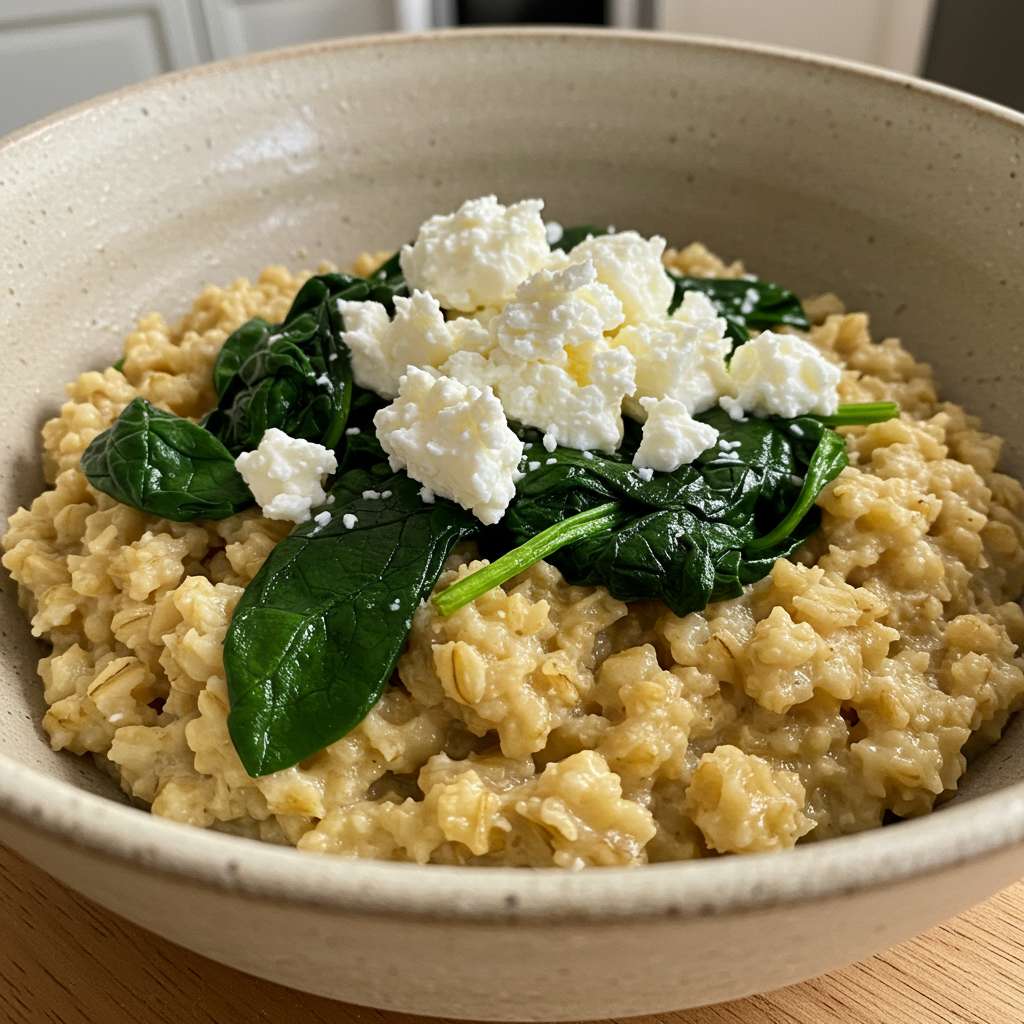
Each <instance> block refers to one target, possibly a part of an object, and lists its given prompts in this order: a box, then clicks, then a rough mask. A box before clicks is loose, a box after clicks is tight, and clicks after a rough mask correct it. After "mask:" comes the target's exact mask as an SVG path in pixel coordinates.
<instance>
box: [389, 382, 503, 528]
mask: <svg viewBox="0 0 1024 1024" xmlns="http://www.w3.org/2000/svg"><path fill="white" fill-rule="evenodd" d="M373 422H374V426H376V428H377V437H378V439H379V441H380V443H381V447H382V448H383V449H384V451H385V452H387V454H388V459H389V462H390V463H391V468H392V469H394V470H396V471H397V470H399V469H404V470H405V471H406V472H407V473H408V474H409V476H410V477H412V479H413V480H417V481H418V482H419V483H421V484H423V485H424V487H425V489H426V491H427V492H429V494H430V498H429V499H428V498H427V496H426V494H425V493H423V492H421V496H422V497H423V500H424V501H428V500H429V501H432V500H433V496H434V494H440V495H441V496H442V497H445V498H450V499H451V500H452V501H455V502H457V503H458V504H460V505H461V506H462V507H463V508H466V509H469V510H470V511H472V513H473V514H474V515H475V516H476V517H477V518H478V519H479V520H480V521H481V522H482V523H487V524H491V523H496V522H498V520H499V519H501V517H502V516H503V515H504V513H505V509H506V508H507V507H508V503H509V502H510V501H511V500H512V498H513V496H514V494H515V483H516V480H517V479H518V477H519V473H518V467H519V461H520V459H521V458H522V455H523V442H522V441H520V440H519V438H518V437H516V435H515V434H514V433H512V431H511V430H510V429H509V426H508V423H507V422H506V420H505V413H504V411H503V410H502V407H501V403H500V402H499V401H498V399H497V398H495V396H494V393H493V391H491V389H490V388H489V387H484V388H478V387H475V386H474V385H472V384H468V385H467V384H463V383H461V382H460V381H457V380H453V379H452V378H450V377H444V376H440V375H437V374H434V373H430V372H428V371H426V370H421V369H417V368H416V367H414V366H410V367H409V369H408V372H407V373H406V374H405V375H404V376H403V377H402V379H401V381H400V383H399V393H398V398H397V399H396V400H395V401H394V402H392V403H391V405H389V406H387V407H386V408H384V409H381V410H380V411H379V412H378V413H377V414H376V416H375V417H374V420H373Z"/></svg>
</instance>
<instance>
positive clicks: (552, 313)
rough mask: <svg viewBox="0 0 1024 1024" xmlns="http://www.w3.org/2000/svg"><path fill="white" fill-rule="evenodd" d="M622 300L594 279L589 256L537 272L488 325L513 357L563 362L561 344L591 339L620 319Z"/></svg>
mask: <svg viewBox="0 0 1024 1024" xmlns="http://www.w3.org/2000/svg"><path fill="white" fill-rule="evenodd" d="M622 316H623V314H622V303H621V302H619V300H618V298H616V296H615V293H614V292H613V291H612V290H611V289H610V288H609V287H608V286H607V285H603V284H598V283H597V271H596V270H595V269H594V264H593V263H592V262H591V261H590V260H585V261H584V262H583V263H577V264H574V265H573V266H570V267H566V269H565V270H556V271H552V270H541V271H539V272H538V273H536V274H534V275H533V276H532V277H530V278H529V279H527V280H526V281H524V282H523V283H522V284H521V285H520V286H519V288H518V289H517V290H516V294H515V298H514V299H513V300H512V301H511V302H510V303H509V304H508V305H507V306H506V307H505V308H504V309H503V310H502V311H501V312H500V313H499V314H498V315H497V316H496V317H494V319H493V320H492V321H491V323H490V328H491V332H492V334H493V335H494V339H495V341H496V342H497V344H498V345H499V346H500V347H501V349H502V350H503V351H505V352H507V353H508V354H509V355H510V356H514V357H515V358H517V359H524V360H529V359H543V360H545V361H547V362H552V363H557V364H558V365H559V366H564V365H565V364H566V361H567V358H568V357H567V354H566V348H567V347H568V346H570V345H584V344H586V343H587V342H590V341H596V340H598V339H600V338H601V337H602V335H603V334H604V333H605V332H606V331H611V330H613V329H614V328H616V327H618V326H619V324H621V323H622Z"/></svg>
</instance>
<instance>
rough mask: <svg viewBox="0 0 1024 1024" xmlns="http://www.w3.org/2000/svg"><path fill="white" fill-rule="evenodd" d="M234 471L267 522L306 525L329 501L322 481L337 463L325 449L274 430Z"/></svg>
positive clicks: (246, 453)
mask: <svg viewBox="0 0 1024 1024" xmlns="http://www.w3.org/2000/svg"><path fill="white" fill-rule="evenodd" d="M235 468H236V469H237V470H238V472H239V473H240V474H241V475H242V479H243V480H244V481H245V482H246V484H248V486H249V490H250V491H252V493H253V497H254V498H255V499H256V503H257V504H258V505H259V506H260V508H261V509H262V510H263V515H264V516H265V517H266V518H267V519H288V520H291V522H293V523H304V522H306V520H308V519H309V510H310V509H311V508H312V507H313V506H314V505H321V504H323V502H324V500H325V499H326V497H327V495H326V494H325V493H324V489H323V480H324V477H325V476H327V475H328V474H330V473H333V472H335V471H336V470H337V468H338V461H337V459H336V458H335V457H334V452H332V451H330V450H329V449H327V448H324V447H323V445H319V444H314V443H313V442H312V441H304V440H302V439H301V438H298V437H290V436H289V435H288V434H286V433H285V432H284V431H283V430H278V429H277V428H276V427H271V428H270V429H269V430H268V431H267V432H266V433H265V434H264V435H263V437H262V438H261V439H260V443H259V446H258V447H257V448H255V449H254V450H253V451H251V452H242V454H241V455H239V456H238V458H237V459H235Z"/></svg>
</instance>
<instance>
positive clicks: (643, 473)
mask: <svg viewBox="0 0 1024 1024" xmlns="http://www.w3.org/2000/svg"><path fill="white" fill-rule="evenodd" d="M636 475H637V476H638V477H640V479H641V480H643V482H644V483H645V484H649V483H650V482H651V481H652V480H653V479H654V470H653V469H648V468H647V466H640V467H639V468H638V469H637V471H636Z"/></svg>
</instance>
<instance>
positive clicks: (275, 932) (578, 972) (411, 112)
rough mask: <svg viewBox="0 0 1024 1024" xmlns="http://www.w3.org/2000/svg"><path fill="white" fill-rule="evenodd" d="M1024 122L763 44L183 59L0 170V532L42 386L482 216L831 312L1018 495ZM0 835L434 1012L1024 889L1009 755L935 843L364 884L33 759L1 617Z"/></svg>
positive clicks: (1022, 758) (556, 43)
mask: <svg viewBox="0 0 1024 1024" xmlns="http://www.w3.org/2000/svg"><path fill="white" fill-rule="evenodd" d="M1022 143H1024V119H1022V118H1020V117H1018V116H1017V115H1015V114H1012V113H1010V112H1008V111H1006V110H1003V109H1000V108H998V107H994V106H992V105H990V104H986V103H984V102H981V101H978V100H974V99H971V98H970V97H966V96H962V95H958V94H955V93H951V92H949V91H947V90H944V89H939V88H935V87H932V86H926V85H922V84H920V83H917V82H912V81H909V80H907V79H904V78H900V77H897V76H893V75H887V74H883V73H881V72H876V71H868V70H865V69H862V68H857V67H852V66H849V65H844V64H839V63H834V62H830V61H824V60H817V59H811V58H808V57H803V56H799V55H793V54H784V53H778V52H775V51H770V50H759V49H753V48H744V47H738V46H733V45H728V44H720V43H713V42H711V43H709V42H696V41H693V40H687V39H677V38H669V37H664V36H661V37H654V36H644V35H630V34H620V33H612V32H604V33H600V34H598V33H588V32H563V31H554V32H540V31H528V32H522V33H511V32H504V31H482V32H464V33H457V34H444V35H436V36H428V37H416V38H389V39H366V40H355V41H346V42H344V43H331V44H326V45H323V46H314V47H306V48H303V49H297V50H291V51H284V52H281V53H276V54H270V55H265V56H256V57H253V58H249V59H245V60H241V61H236V62H232V63H227V64H219V65H214V66H212V67H207V68H201V69H199V70H197V71H192V72H187V73H185V74H180V75H174V76H171V77H169V78H164V79H159V80H157V81H155V82H153V83H150V84H148V85H144V86H142V87H139V88H134V89H129V90H127V91H124V92H121V93H118V94H115V95H113V96H111V97H108V98H105V99H101V100H99V101H96V102H94V103H90V104H86V105H85V106H82V107H79V108H77V109H75V110H73V111H70V112H68V113H66V114H61V115H58V116H57V117H55V118H52V119H51V120H49V121H47V122H44V123H43V124H41V125H37V126H35V127H33V128H30V129H28V130H26V131H24V132H22V133H21V134H20V135H18V136H15V137H13V138H11V139H9V140H8V141H7V142H6V143H4V144H3V145H0V224H2V225H3V230H2V232H0V310H2V313H3V316H2V321H0V327H2V332H3V346H2V349H0V359H2V372H3V382H4V388H5V391H4V393H5V395H6V399H5V403H6V404H5V408H4V410H3V413H2V416H3V427H4V430H3V443H4V446H5V449H6V451H5V458H4V459H3V470H2V496H0V508H3V509H5V510H10V509H13V508H14V507H15V506H16V505H17V504H19V503H20V502H24V501H26V500H27V499H29V498H31V497H32V495H33V494H34V493H35V492H36V490H37V489H38V487H39V486H40V480H39V474H38V470H37V463H38V458H37V452H38V440H37V430H38V427H39V425H40V422H41V420H42V418H43V417H44V416H46V415H48V414H50V413H52V411H53V410H54V408H55V407H56V405H57V404H58V403H59V402H60V400H61V388H60V385H61V383H62V382H63V381H65V380H68V379H70V378H71V377H73V376H74V375H75V374H76V373H78V372H79V371H81V370H83V369H86V368H88V367H93V366H102V365H104V364H106V363H108V362H109V361H110V359H111V356H112V355H113V353H115V352H116V351H117V345H118V339H119V337H120V335H121V334H122V333H123V332H124V331H125V329H126V328H127V327H128V326H129V325H130V323H131V322H132V320H133V319H134V318H135V317H136V316H138V315H139V314H140V313H143V312H145V311H147V310H150V309H154V308H155V309H160V310H164V311H166V312H167V313H168V314H176V313H177V312H180V311H182V308H183V306H184V304H185V303H186V301H187V300H188V299H189V297H190V296H192V295H193V294H194V293H195V292H196V291H197V289H198V288H199V287H200V286H201V285H202V284H203V283H204V282H206V281H210V280H214V281H226V280H228V279H230V278H232V277H234V276H235V275H240V274H251V273H253V272H254V271H255V270H256V269H257V268H258V267H260V266H261V265H263V264H265V263H267V262H270V261H274V260H279V261H285V262H288V263H291V264H293V265H299V264H303V263H306V264H308V263H309V262H311V261H315V260H316V259H317V258H318V257H321V256H328V257H335V258H338V259H344V258H346V257H347V256H348V255H349V254H352V253H354V252H356V251H357V250H359V249H360V248H362V247H364V246H366V247H372V248H379V247H381V246H382V245H389V244H390V245H394V244H396V243H398V242H400V241H402V240H404V239H406V238H407V237H409V235H410V233H411V232H412V231H414V229H415V226H416V225H417V224H418V223H419V222H420V220H421V219H422V218H423V217H424V216H426V215H428V214H430V213H432V212H435V211H437V210H446V209H449V208H451V207H453V206H454V205H455V204H457V203H458V202H459V201H460V200H461V199H463V198H465V197H467V196H473V195H479V194H481V193H485V192H490V191H497V192H498V193H499V194H501V195H502V196H504V197H506V198H511V197H520V196H534V195H540V196H544V197H546V198H547V200H548V212H549V214H550V215H552V216H554V217H556V218H557V219H559V220H561V221H563V222H564V223H572V222H579V221H594V220H596V221H601V222H603V221H612V222H614V223H616V224H619V225H631V226H635V227H637V228H639V229H641V230H643V231H646V232H654V231H658V232H662V233H664V234H666V235H667V236H668V237H669V238H671V239H674V240H679V241H685V240H689V239H693V238H700V239H704V240H705V241H706V242H708V243H709V244H711V245H713V246H714V247H715V248H716V249H718V250H720V251H721V252H723V253H725V254H727V255H729V256H735V255H742V256H743V257H745V258H746V259H747V260H748V263H749V265H750V266H752V267H755V268H757V270H759V271H760V272H762V273H763V274H765V275H766V276H771V277H773V278H776V279H778V280H781V281H784V282H786V283H788V284H790V285H791V286H793V287H795V288H797V289H798V290H800V291H803V292H809V291H814V290H816V289H826V288H833V289H835V290H836V291H839V292H841V293H842V294H844V295H845V297H846V298H847V299H848V300H849V301H850V303H851V304H852V305H853V306H854V307H855V308H862V307H864V308H868V309H870V310H872V311H873V312H874V314H875V324H876V326H877V328H878V330H879V331H883V332H893V333H898V334H902V335H903V336H904V337H905V338H906V340H907V341H908V342H909V344H910V345H911V346H912V347H913V349H914V351H915V352H917V353H920V354H922V355H924V356H925V357H927V358H928V359H930V360H932V361H933V362H934V363H935V365H936V368H937V370H938V374H939V377H940V379H941V381H942V382H943V384H944V385H945V387H946V389H947V394H948V395H949V396H950V397H953V398H956V399H957V400H959V401H962V402H964V403H965V404H967V405H968V406H969V407H971V408H973V409H975V410H977V411H979V412H981V413H982V414H984V415H985V417H986V423H987V426H988V427H989V428H990V429H993V430H995V431H997V432H999V433H1001V434H1004V435H1006V436H1007V437H1008V438H1009V439H1010V444H1009V451H1008V457H1007V465H1008V467H1009V469H1010V470H1011V471H1016V472H1020V471H1021V470H1024V458H1022V453H1024V448H1022V444H1021V429H1020V426H1021V419H1022V409H1024V402H1022V401H1021V397H1020V396H1021V393H1022V388H1024V346H1021V345H1020V344H1019V341H1018V337H1019V331H1020V310H1021V309H1024V278H1022V276H1021V274H1020V268H1021V265H1022V263H1024V259H1022V257H1024V192H1022V181H1024V168H1022V167H1021V163H1020V161H1021V151H1022V148H1024V146H1022ZM0 617H2V621H0V626H2V640H0V643H2V652H3V665H4V668H3V674H2V689H0V712H2V713H0V746H2V750H3V755H2V756H0V838H2V839H3V841H4V842H6V843H8V844H9V845H10V846H12V847H13V848H14V849H16V850H18V851H19V852H20V853H22V854H23V855H25V856H26V857H28V858H29V859H31V860H32V861H34V862H35V863H37V864H39V865H41V866H42V867H43V868H45V869H46V870H47V871H49V872H51V873H52V874H53V875H55V876H56V877H57V878H59V879H61V880H62V881H64V882H66V883H67V884H69V885H71V886H73V887H74V888H76V889H78V890H80V891H81V892H83V893H85V894H86V895H88V896H90V897H92V898H93V899H95V900H97V901H99V902H100V903H102V904H104V905H105V906H107V907H110V908H111V909H113V910H115V911H117V912H118V913H120V914H122V915H124V916H125V917H127V918H130V919H131V920H132V921H135V922H137V923H139V924H141V925H144V926H145V927H147V928H151V929H153V930H154V931H156V932H159V933H160V934H162V935H165V936H167V937H168V938H170V939H172V940H174V941H175V942H179V943H181V944H182V945H185V946H188V947H190V948H192V949H195V950H198V951H199V952H201V953H205V954H206V955H208V956H212V957H214V958H216V959H218V960H222V961H224V962H226V963H229V964H232V965H234V966H235V967H239V968H241V969H242V970H245V971H250V972H252V973H253V974H258V975H262V976H264V977H267V978H272V979H274V980H275V981H279V982H283V983H285V984H287V985H294V986H296V987H298V988H302V989H307V990H309V991H312V992H318V993H321V994H324V995H328V996H335V997H338V998H341V999H347V1000H352V1001H354V1002H358V1003H366V1004H371V1005H373V1006H379V1007H388V1008H397V1009H402V1010H408V1011H415V1012H419V1013H430V1014H438V1015H441V1016H445V1017H480V1018H492V1019H520V1020H522V1019H535V1020H546V1019H557V1018H584V1017H598V1016H600V1017H609V1016H618V1015H625V1014H636V1013H643V1012H653V1011H659V1010H666V1009H671V1008H676V1007H682V1006H687V1005H693V1004H697V1003H706V1002H712V1001H715V1000H721V999H727V998H731V997H735V996H741V995H744V994H746V993H751V992H756V991H760V990H764V989H770V988H774V987H776V986H779V985H784V984H786V983H788V982H792V981H796V980H797V979H799V978H804V977H806V976H808V975H811V974H815V973H818V972H820V971H824V970H826V969H828V968H831V967H835V966H838V965H840V964H843V963H846V962H848V961H851V960H854V959H856V958H859V957H863V956H866V955H868V954H870V953H872V952H874V951H876V950H879V949H881V948H882V947H884V946H887V945H889V944H891V943H894V942H897V941H899V940H901V939H904V938H906V937H908V936H910V935H911V934H913V933H914V932H917V931H918V930H920V929H923V928H925V927H927V926H929V925H931V924H933V923H934V922H936V921H938V920H939V919H940V918H943V917H946V916H948V915H950V914H954V913H956V912H958V911H960V910H962V909H963V908H965V907H966V906H968V905H969V904H970V903H972V902H974V901H976V900H978V899H981V898H982V897H984V896H986V895H988V894H989V893H991V892H993V891H994V890H996V889H998V888H999V887H1001V886H1003V885H1004V884H1007V883H1008V882H1010V881H1011V880H1012V879H1014V878H1016V877H1018V875H1019V874H1021V872H1022V869H1024V785H1022V784H1021V783H1020V782H1019V781H1018V780H1019V779H1021V778H1022V777H1024V749H1022V740H1021V735H1022V734H1021V731H1020V730H1019V729H1011V734H1010V735H1009V736H1008V737H1007V739H1006V740H1004V742H1003V744H1002V745H1001V746H999V747H998V748H997V749H995V750H994V751H993V752H992V753H991V754H990V755H989V756H988V757H987V758H985V759H983V760H982V761H981V762H979V763H978V764H977V765H975V766H974V767H973V769H972V771H971V773H970V774H969V776H968V780H967V785H966V787H965V790H964V791H963V792H962V793H961V794H960V795H959V796H958V797H957V799H956V800H955V801H953V803H952V805H950V806H947V807H945V808H943V809H942V810H941V811H939V812H938V813H936V814H935V815H933V816H932V817H929V818H925V819H921V820H918V821H914V822H909V823H905V824H900V825H896V826H893V827H890V828H886V829H883V830H881V831H876V832H872V833H866V834H862V835H859V836H856V837H851V838H846V839H841V840H836V841H832V842H826V843H822V844H820V845H816V846H808V847H804V848H801V849H799V850H796V851H794V852H792V853H787V854H784V855H759V856H752V857H744V858H738V857H737V858H726V859H720V860H709V861H704V862H699V863H690V864H680V865H674V866H673V865H665V866H658V867H648V868H644V869H641V870H633V871H625V870H593V871H589V872H585V873H581V874H572V875H570V874H562V873H558V872H554V871H546V872H545V871H540V872H537V871H526V870H520V871H513V870H480V869H466V868H445V867H416V866H408V865H393V864H385V863H369V862H366V863H352V862H348V861H342V860H332V859H329V858H319V857H314V856H309V855H302V854H298V853H296V852H294V851H292V850H286V849H280V848H275V847H269V846H261V845H258V844H256V843H252V842H249V841H246V840H242V839H236V838H232V837H228V836H224V835H218V834H215V833H212V832H201V831H198V830H192V829H189V828H186V827H184V826H179V825H175V824H172V823H169V822H166V821H161V820H159V819H156V818H152V817H149V816H148V815H146V814H145V813H143V812H142V811H139V810H136V809H134V808H131V807H129V806H127V805H126V804H125V803H124V802H122V800H121V799H119V798H118V797H117V795H116V794H115V792H114V790H113V788H112V787H111V786H110V784H109V783H108V781H107V780H106V779H105V778H103V777H102V776H101V775H100V773H99V772H97V771H96V770H95V769H94V768H93V767H92V766H91V765H90V764H88V763H87V762H85V761H83V760H80V759H77V758H73V757H70V756H67V755H57V754H53V753H51V752H50V750H49V748H48V747H47V744H46V742H45V740H44V738H43V736H42V735H41V732H40V729H39V727H38V725H37V722H38V720H39V717H40V708H41V698H40V686H39V684H38V682H37V680H36V677H35V672H34V662H35V659H36V658H37V657H38V655H39V650H38V648H37V646H36V645H35V644H34V643H33V642H32V641H31V640H30V639H29V637H28V629H27V626H26V624H25V622H24V619H23V617H22V616H21V614H20V613H19V611H18V609H17V607H16V605H15V602H14V600H13V597H12V594H11V592H10V588H8V591H7V593H6V594H5V599H4V604H3V608H2V609H0Z"/></svg>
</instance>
